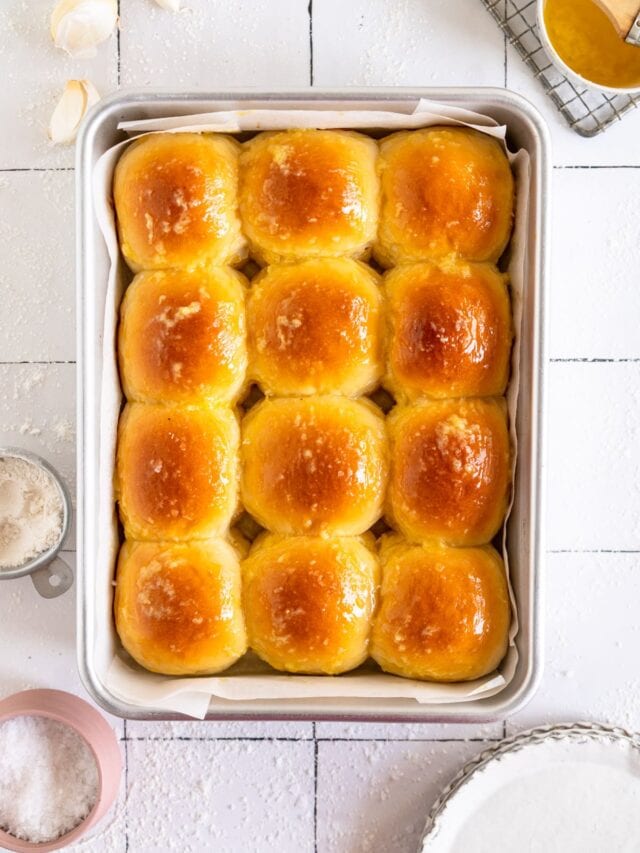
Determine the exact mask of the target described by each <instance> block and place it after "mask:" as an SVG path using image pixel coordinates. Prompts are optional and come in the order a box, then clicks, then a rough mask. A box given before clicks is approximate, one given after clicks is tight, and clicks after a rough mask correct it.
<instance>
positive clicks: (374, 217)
mask: <svg viewBox="0 0 640 853" xmlns="http://www.w3.org/2000/svg"><path fill="white" fill-rule="evenodd" d="M377 156H378V148H377V145H376V143H375V142H374V141H373V140H372V139H369V138H368V137H366V136H362V135H361V134H359V133H353V132H350V131H342V130H287V131H284V132H277V133H260V134H258V136H256V137H254V139H252V140H251V141H249V142H247V143H245V145H244V147H243V152H242V154H241V157H240V213H241V217H242V224H243V227H244V231H245V234H246V235H247V237H248V238H249V244H250V246H251V254H252V257H254V258H255V259H256V260H257V261H259V262H260V263H261V264H275V263H281V262H283V261H292V260H297V259H303V258H309V257H316V258H317V257H322V256H326V257H338V256H340V255H347V256H350V257H354V258H359V257H361V256H363V255H364V254H365V253H366V252H367V251H368V249H369V248H370V245H371V243H372V241H373V238H374V237H375V233H376V228H377V225H378V204H379V181H378V176H377V173H376V160H377Z"/></svg>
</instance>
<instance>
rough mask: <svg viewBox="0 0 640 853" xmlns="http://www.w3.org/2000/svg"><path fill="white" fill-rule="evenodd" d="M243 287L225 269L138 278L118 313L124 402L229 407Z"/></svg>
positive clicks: (239, 355)
mask: <svg viewBox="0 0 640 853" xmlns="http://www.w3.org/2000/svg"><path fill="white" fill-rule="evenodd" d="M245 284H246V278H245V277H244V276H243V275H241V274H240V273H239V272H236V271H235V270H232V269H231V268H230V267H219V268H216V267H211V268H208V269H204V268H203V269H198V270H192V271H187V270H157V271H150V272H142V273H138V275H137V276H136V277H135V279H134V280H133V282H132V283H131V284H130V285H129V287H128V288H127V290H126V291H125V295H124V299H123V301H122V305H121V308H120V316H121V321H120V330H119V339H118V354H119V359H120V375H121V378H122V384H123V387H124V391H125V394H126V396H127V399H129V400H138V401H140V402H144V403H154V402H184V403H199V402H202V401H203V400H205V399H209V400H211V401H212V402H230V401H234V400H235V399H236V398H237V396H238V394H239V393H240V390H241V389H242V387H243V385H244V377H245V372H246V367H247V348H246V329H245V311H244V287H245Z"/></svg>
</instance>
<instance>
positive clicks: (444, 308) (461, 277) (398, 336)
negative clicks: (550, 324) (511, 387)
mask: <svg viewBox="0 0 640 853" xmlns="http://www.w3.org/2000/svg"><path fill="white" fill-rule="evenodd" d="M384 287H385V292H386V296H387V306H388V319H389V327H390V335H389V347H388V364H387V376H386V380H385V385H386V387H387V388H388V389H389V390H390V391H391V393H392V394H393V395H394V396H395V398H396V399H397V400H400V401H410V400H415V399H417V398H419V397H434V398H444V397H476V396H477V397H485V396H489V397H492V396H498V395H500V394H503V393H504V391H505V388H506V387H507V381H508V378H509V358H510V354H511V341H512V331H511V305H510V302H509V294H508V291H507V277H506V276H505V275H502V274H501V273H499V272H498V271H497V269H496V268H495V267H493V266H490V265H489V264H468V263H465V262H451V263H447V264H444V263H443V264H441V265H440V266H436V265H435V264H432V263H419V264H409V265H407V266H402V267H396V268H395V269H393V270H390V271H389V272H388V273H387V274H386V275H385V277H384Z"/></svg>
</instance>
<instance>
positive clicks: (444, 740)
mask: <svg viewBox="0 0 640 853" xmlns="http://www.w3.org/2000/svg"><path fill="white" fill-rule="evenodd" d="M121 740H123V741H127V742H131V743H135V742H143V743H150V742H154V741H155V742H158V743H167V742H174V741H179V742H191V741H193V742H197V743H212V742H218V741H220V742H226V743H231V742H233V743H245V742H252V743H255V742H260V743H262V742H266V743H317V744H320V743H496V742H498V741H499V740H500V737H459V738H453V737H452V738H429V737H425V738H417V737H414V738H410V737H397V738H395V737H379V738H376V737H346V736H345V737H330V736H328V735H327V736H325V737H323V736H322V735H320V736H319V737H318V736H315V737H277V736H274V737H268V736H264V737H251V736H248V735H238V736H236V737H233V736H231V735H229V736H225V735H222V736H218V737H186V736H182V735H172V736H167V737H151V736H146V737H145V736H139V737H130V736H129V735H127V736H126V737H122V738H121Z"/></svg>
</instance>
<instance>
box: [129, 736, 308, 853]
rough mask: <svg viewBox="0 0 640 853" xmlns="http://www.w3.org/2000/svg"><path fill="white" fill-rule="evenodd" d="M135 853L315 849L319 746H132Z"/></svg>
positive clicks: (131, 802) (302, 743) (303, 851)
mask: <svg viewBox="0 0 640 853" xmlns="http://www.w3.org/2000/svg"><path fill="white" fill-rule="evenodd" d="M128 754H129V807H128V815H129V817H128V838H129V849H130V850H131V851H135V853H168V851H173V850H175V851H179V853H203V851H205V850H215V851H217V853H218V851H219V853H239V851H245V850H246V851H250V850H251V851H253V850H255V851H265V853H266V851H270V850H277V851H279V852H280V853H311V852H312V851H313V790H314V783H313V778H314V754H313V743H310V742H308V741H298V742H297V743H282V742H270V741H267V742H262V743H251V742H246V741H243V742H237V741H231V742H229V741H227V742H224V741H213V742H211V741H207V742H202V741H196V742H194V741H163V742H158V741H141V742H129V743H128Z"/></svg>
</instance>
